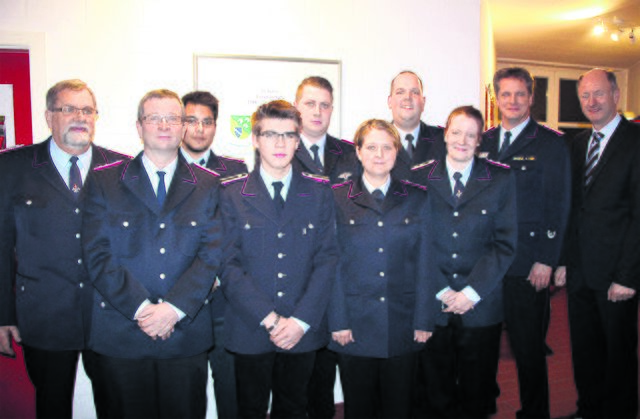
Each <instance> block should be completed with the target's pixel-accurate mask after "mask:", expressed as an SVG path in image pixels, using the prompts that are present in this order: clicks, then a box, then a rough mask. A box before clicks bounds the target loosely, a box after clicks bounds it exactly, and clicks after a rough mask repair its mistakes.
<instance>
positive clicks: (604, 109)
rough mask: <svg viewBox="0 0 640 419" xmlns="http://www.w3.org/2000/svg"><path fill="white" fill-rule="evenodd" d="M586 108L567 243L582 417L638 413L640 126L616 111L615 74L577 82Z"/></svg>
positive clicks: (599, 73) (564, 272)
mask: <svg viewBox="0 0 640 419" xmlns="http://www.w3.org/2000/svg"><path fill="white" fill-rule="evenodd" d="M578 96H579V99H580V105H581V107H582V112H583V113H584V115H585V116H586V117H587V118H588V119H589V121H591V123H592V124H593V129H590V130H587V131H584V132H583V133H581V134H579V135H578V136H577V137H576V138H575V139H574V140H573V141H571V146H570V152H571V167H572V175H573V180H572V193H571V198H572V209H571V215H570V219H569V228H568V230H567V237H566V240H565V249H564V262H566V269H565V268H560V269H558V270H557V271H556V284H558V285H563V284H564V282H565V279H566V283H567V291H568V293H567V294H568V305H569V326H570V330H571V348H572V355H573V372H574V379H575V382H576V388H577V390H578V412H577V416H580V417H584V418H602V417H606V418H635V417H636V415H637V414H638V355H637V346H638V296H637V290H638V287H639V286H640V164H638V162H640V126H638V125H636V124H633V123H631V122H629V121H627V120H626V119H624V118H623V117H622V116H620V115H619V114H618V112H617V108H618V100H619V98H620V90H619V89H618V85H617V82H616V78H615V75H614V73H613V72H611V71H606V70H602V69H594V70H591V71H588V72H586V73H585V74H583V75H582V76H580V78H579V79H578Z"/></svg>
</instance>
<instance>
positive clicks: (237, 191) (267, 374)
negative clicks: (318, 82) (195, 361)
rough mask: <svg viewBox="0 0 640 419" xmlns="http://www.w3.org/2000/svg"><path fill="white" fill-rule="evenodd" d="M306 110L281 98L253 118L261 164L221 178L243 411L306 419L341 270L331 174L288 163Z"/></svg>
mask: <svg viewBox="0 0 640 419" xmlns="http://www.w3.org/2000/svg"><path fill="white" fill-rule="evenodd" d="M300 125H301V121H300V113H299V112H298V111H297V110H296V108H295V107H293V106H292V105H291V104H290V103H288V102H285V101H283V100H276V101H273V102H269V103H266V104H264V105H261V106H260V107H259V108H258V110H257V111H256V112H255V113H254V114H253V117H252V127H253V128H252V129H253V134H252V141H253V146H254V147H255V148H256V149H257V150H258V152H259V154H260V165H259V166H258V167H257V168H256V169H254V170H253V172H251V174H249V175H245V176H242V177H236V178H235V179H231V180H229V181H228V182H225V181H224V180H223V181H222V184H223V188H222V191H221V197H220V199H221V201H220V202H221V209H222V215H223V221H224V232H225V237H226V238H227V240H228V243H227V245H225V264H224V270H223V273H222V275H221V287H222V290H223V291H224V293H225V296H226V297H227V299H228V300H229V304H228V305H227V311H226V314H225V322H226V327H225V329H226V341H225V344H226V345H227V349H229V350H230V351H232V352H234V356H235V368H236V383H237V386H236V388H237V397H238V410H239V411H238V416H239V417H241V418H248V417H250V418H256V417H265V416H266V414H267V408H268V404H269V394H270V392H271V391H273V402H272V407H271V417H272V418H283V417H305V416H306V407H307V384H308V381H309V377H310V376H311V372H312V370H313V365H314V359H315V353H316V350H318V349H319V348H322V347H324V346H326V345H327V343H328V338H329V335H328V331H327V324H326V317H325V312H326V308H327V305H328V302H329V296H330V292H331V282H332V280H333V276H334V275H335V269H336V264H337V250H336V237H335V214H334V213H335V210H334V204H333V199H332V193H331V189H330V188H329V187H328V185H326V184H325V183H326V182H328V181H327V180H326V178H324V179H325V180H324V181H323V178H321V177H318V176H314V175H308V174H306V175H303V174H302V173H301V172H299V171H298V170H297V169H296V168H295V167H294V166H293V165H292V163H291V161H292V159H293V157H294V153H295V152H296V149H297V148H298V145H299V144H298V143H299V132H300Z"/></svg>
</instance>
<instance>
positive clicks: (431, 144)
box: [391, 121, 446, 185]
mask: <svg viewBox="0 0 640 419" xmlns="http://www.w3.org/2000/svg"><path fill="white" fill-rule="evenodd" d="M414 141H415V151H414V152H413V157H412V158H410V157H409V153H407V150H405V148H404V147H402V148H401V149H400V152H399V153H398V157H397V159H396V164H395V166H394V167H393V170H392V171H391V176H393V177H394V178H396V179H402V180H411V181H413V182H416V183H419V184H421V185H422V184H424V182H420V180H423V179H422V177H421V176H420V175H421V174H422V172H415V171H412V170H411V168H412V167H413V166H415V165H416V164H419V163H423V162H425V161H429V160H440V159H442V158H444V155H445V153H446V148H445V146H444V130H443V129H442V128H440V127H434V126H432V125H427V124H425V123H424V122H422V121H420V132H419V135H418V139H417V140H414Z"/></svg>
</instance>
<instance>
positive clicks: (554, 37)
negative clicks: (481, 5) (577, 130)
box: [488, 0, 640, 68]
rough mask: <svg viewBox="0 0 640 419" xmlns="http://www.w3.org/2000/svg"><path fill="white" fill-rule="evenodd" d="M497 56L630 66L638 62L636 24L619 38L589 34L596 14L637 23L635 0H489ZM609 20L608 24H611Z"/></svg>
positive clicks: (639, 6) (639, 12) (639, 8)
mask: <svg viewBox="0 0 640 419" xmlns="http://www.w3.org/2000/svg"><path fill="white" fill-rule="evenodd" d="M488 2H489V8H490V9H489V10H490V13H491V20H492V24H493V33H494V40H495V45H496V56H497V58H498V59H505V58H514V59H521V60H531V61H544V62H553V63H566V64H577V65H584V66H602V67H612V68H629V67H632V66H633V65H634V64H638V63H640V30H636V31H635V35H636V37H637V38H638V39H637V40H636V42H635V44H631V43H630V42H629V38H628V36H629V35H628V33H627V34H626V35H624V36H622V37H621V39H620V41H619V42H614V41H612V40H611V39H610V37H609V33H606V34H604V35H601V36H596V35H594V34H593V27H594V26H595V25H596V24H597V22H598V20H599V18H600V17H603V18H604V19H605V23H611V22H612V20H613V19H618V20H622V21H623V26H625V27H628V26H633V27H636V28H638V29H640V0H488ZM610 26H611V25H610Z"/></svg>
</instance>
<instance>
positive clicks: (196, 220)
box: [174, 214, 206, 256]
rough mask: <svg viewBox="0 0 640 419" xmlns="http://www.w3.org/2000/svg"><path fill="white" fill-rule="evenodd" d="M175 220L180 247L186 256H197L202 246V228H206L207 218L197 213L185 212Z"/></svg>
mask: <svg viewBox="0 0 640 419" xmlns="http://www.w3.org/2000/svg"><path fill="white" fill-rule="evenodd" d="M174 222H175V226H176V242H177V243H176V244H177V246H178V249H179V250H180V252H182V254H184V255H186V256H195V254H196V253H197V252H198V249H199V248H200V236H201V234H202V229H204V228H206V220H204V219H203V218H202V217H199V216H198V215H197V214H184V215H181V216H180V217H177V218H176V219H175V220H174Z"/></svg>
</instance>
